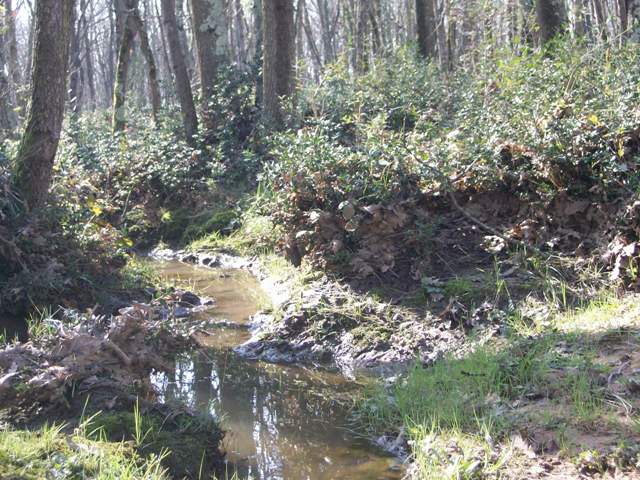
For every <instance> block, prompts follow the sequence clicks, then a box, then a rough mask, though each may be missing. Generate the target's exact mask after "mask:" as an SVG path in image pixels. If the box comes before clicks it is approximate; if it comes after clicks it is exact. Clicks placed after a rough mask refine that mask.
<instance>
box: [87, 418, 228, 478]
mask: <svg viewBox="0 0 640 480" xmlns="http://www.w3.org/2000/svg"><path fill="white" fill-rule="evenodd" d="M90 430H91V431H92V435H93V437H94V438H101V437H102V438H106V439H108V440H110V441H114V442H129V443H132V444H133V445H134V446H135V448H136V451H137V453H138V454H139V455H140V456H141V457H145V458H146V457H149V456H154V455H155V456H163V458H162V465H163V466H164V467H165V468H166V469H167V470H168V471H169V472H171V474H172V475H173V476H175V477H177V478H182V477H184V476H187V477H197V476H198V473H199V471H202V472H204V473H207V472H213V471H215V470H216V469H217V468H218V467H219V466H220V461H221V458H222V455H221V453H220V451H219V449H218V447H219V444H220V442H221V441H222V438H223V436H224V434H223V432H222V431H221V430H220V428H219V427H218V425H217V423H216V422H215V421H214V420H213V419H212V418H210V417H205V416H201V417H196V418H194V417H191V416H188V415H180V414H179V415H177V416H173V417H172V418H171V419H170V420H167V419H165V418H163V417H162V416H160V415H156V414H142V415H136V412H135V411H134V412H113V413H103V414H100V415H98V416H97V417H96V418H95V420H93V421H92V423H91V425H90ZM205 477H206V476H205Z"/></svg>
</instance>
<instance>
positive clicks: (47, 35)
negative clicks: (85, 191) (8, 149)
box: [15, 0, 75, 210]
mask: <svg viewBox="0 0 640 480" xmlns="http://www.w3.org/2000/svg"><path fill="white" fill-rule="evenodd" d="M74 3H75V2H74V0H39V1H38V4H37V10H36V31H35V42H34V57H33V69H32V73H31V103H30V108H29V114H28V117H27V122H26V127H25V131H24V134H23V137H22V141H21V143H20V147H19V149H18V154H17V156H16V174H15V186H16V189H17V191H18V192H19V193H20V195H21V196H22V199H23V201H24V202H25V205H26V208H27V209H28V210H33V209H37V208H39V207H42V206H43V205H44V203H45V201H46V199H47V194H48V191H49V185H50V183H51V172H52V169H53V162H54V159H55V156H56V152H57V150H58V142H59V140H60V129H61V128H62V119H63V116H64V104H65V99H66V93H67V91H66V90H67V89H66V79H67V63H68V61H69V44H70V41H71V33H72V29H73V13H74Z"/></svg>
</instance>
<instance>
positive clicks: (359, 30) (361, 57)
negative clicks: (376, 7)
mask: <svg viewBox="0 0 640 480" xmlns="http://www.w3.org/2000/svg"><path fill="white" fill-rule="evenodd" d="M357 8H358V23H357V27H356V71H357V72H366V71H367V70H368V69H369V57H368V51H367V45H368V42H367V40H368V38H367V37H368V36H369V21H368V20H369V0H358V5H357Z"/></svg>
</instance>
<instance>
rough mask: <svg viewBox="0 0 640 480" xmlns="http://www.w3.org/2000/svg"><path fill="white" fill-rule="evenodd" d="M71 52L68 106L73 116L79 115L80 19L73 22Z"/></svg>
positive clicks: (80, 73)
mask: <svg viewBox="0 0 640 480" xmlns="http://www.w3.org/2000/svg"><path fill="white" fill-rule="evenodd" d="M70 48H71V51H70V55H71V58H70V66H69V106H70V107H71V112H72V114H73V115H74V116H75V115H76V114H78V113H80V76H81V75H82V72H81V68H82V64H81V61H80V19H78V20H77V21H76V22H75V25H74V28H73V33H72V35H71V47H70Z"/></svg>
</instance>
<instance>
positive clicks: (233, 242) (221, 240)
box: [188, 211, 280, 256]
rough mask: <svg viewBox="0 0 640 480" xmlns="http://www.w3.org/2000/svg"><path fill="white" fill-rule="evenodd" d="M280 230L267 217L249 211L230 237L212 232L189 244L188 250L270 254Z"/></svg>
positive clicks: (246, 254) (247, 254)
mask: <svg viewBox="0 0 640 480" xmlns="http://www.w3.org/2000/svg"><path fill="white" fill-rule="evenodd" d="M279 233H280V230H279V229H278V228H277V227H276V226H275V225H274V223H273V221H272V220H271V219H270V218H269V217H268V216H263V215H258V214H254V213H253V211H250V212H249V213H248V214H246V215H245V216H244V218H243V219H242V223H241V225H240V227H239V228H238V229H237V230H235V231H233V232H232V233H231V234H230V235H223V234H221V233H220V232H213V233H211V234H208V235H205V236H204V237H202V238H200V239H198V240H195V241H193V242H191V243H190V244H189V247H188V248H189V249H190V250H196V251H197V250H212V249H225V250H230V251H232V252H234V253H236V254H239V255H245V256H250V255H265V254H269V253H272V252H273V250H274V247H275V245H276V243H277V241H278V240H279V239H280V235H279Z"/></svg>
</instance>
